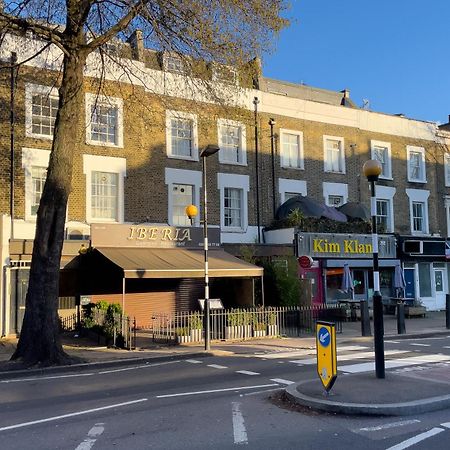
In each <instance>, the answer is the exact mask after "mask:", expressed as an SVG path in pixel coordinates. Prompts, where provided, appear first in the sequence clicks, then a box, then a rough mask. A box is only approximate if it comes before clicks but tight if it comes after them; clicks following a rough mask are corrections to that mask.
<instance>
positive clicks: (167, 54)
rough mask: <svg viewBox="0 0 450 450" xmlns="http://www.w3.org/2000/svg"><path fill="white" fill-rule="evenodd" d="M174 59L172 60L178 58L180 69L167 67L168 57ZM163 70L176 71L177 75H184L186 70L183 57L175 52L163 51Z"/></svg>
mask: <svg viewBox="0 0 450 450" xmlns="http://www.w3.org/2000/svg"><path fill="white" fill-rule="evenodd" d="M171 58H172V59H174V60H178V61H179V62H180V64H181V68H180V69H173V68H169V59H171ZM163 70H164V71H165V72H170V73H176V74H178V75H186V74H187V72H188V70H187V67H186V62H185V61H184V59H183V58H182V57H181V56H180V55H178V54H177V53H173V52H172V53H171V52H164V53H163Z"/></svg>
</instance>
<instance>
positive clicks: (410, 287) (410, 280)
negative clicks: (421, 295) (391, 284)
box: [403, 267, 416, 299]
mask: <svg viewBox="0 0 450 450" xmlns="http://www.w3.org/2000/svg"><path fill="white" fill-rule="evenodd" d="M403 273H404V274H405V283H406V287H405V297H406V298H414V299H415V298H416V290H415V288H414V269H413V268H406V267H405V268H404V269H403Z"/></svg>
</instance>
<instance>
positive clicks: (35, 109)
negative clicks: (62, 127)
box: [31, 94, 58, 136]
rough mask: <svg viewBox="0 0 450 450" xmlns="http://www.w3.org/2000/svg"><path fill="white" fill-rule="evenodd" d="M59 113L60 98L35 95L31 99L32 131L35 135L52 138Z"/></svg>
mask: <svg viewBox="0 0 450 450" xmlns="http://www.w3.org/2000/svg"><path fill="white" fill-rule="evenodd" d="M57 112H58V97H52V96H50V95H45V94H35V95H33V96H32V97H31V130H32V132H33V133H35V134H41V135H43V136H52V135H53V129H54V126H55V120H56V114H57Z"/></svg>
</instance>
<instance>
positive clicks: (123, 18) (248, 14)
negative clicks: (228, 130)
mask: <svg viewBox="0 0 450 450" xmlns="http://www.w3.org/2000/svg"><path fill="white" fill-rule="evenodd" d="M284 11H285V3H284V1H283V0H245V1H242V0H203V1H201V0H170V1H167V0H156V1H148V0H5V1H4V2H3V7H1V6H0V30H1V33H2V34H1V36H0V46H3V45H5V43H7V42H8V41H7V39H6V38H7V37H8V36H11V34H12V35H16V36H26V37H30V36H31V37H32V39H33V40H35V41H37V42H38V43H40V45H38V46H37V47H36V51H34V53H33V54H32V55H31V57H37V56H39V55H40V54H41V53H42V52H44V51H45V50H46V49H48V48H49V47H52V48H54V47H56V48H58V49H59V52H60V54H61V61H62V62H61V65H60V68H59V71H60V77H59V80H60V81H59V109H58V113H57V117H56V122H55V129H54V134H53V141H52V149H51V154H50V161H49V167H48V171H47V179H46V183H45V186H44V190H43V193H42V197H41V202H40V206H39V209H38V213H37V222H36V236H35V240H34V246H33V256H32V264H31V269H30V282H29V289H28V293H27V297H26V311H25V318H24V323H23V327H22V332H21V336H20V340H19V344H18V347H17V351H16V352H15V354H14V355H13V357H12V359H13V360H21V361H23V362H24V363H25V364H27V365H35V364H40V365H49V364H61V363H64V362H67V361H68V357H67V355H66V354H65V353H64V352H63V349H62V346H61V344H60V341H59V336H58V316H57V306H58V289H59V283H58V277H59V268H60V259H61V251H62V244H63V240H64V226H65V216H66V207H67V199H68V195H69V193H70V190H71V181H72V161H73V156H74V153H75V150H76V149H77V148H79V146H80V144H81V142H82V136H83V134H84V126H83V121H82V120H81V118H82V114H83V105H84V85H83V83H84V74H83V70H84V68H85V66H86V63H87V61H88V56H89V55H92V54H99V55H100V59H99V60H98V63H99V64H100V65H101V66H102V68H104V65H106V64H109V63H110V61H109V60H107V59H105V58H104V57H103V54H104V53H106V54H107V53H108V45H109V44H110V43H111V42H113V41H114V40H115V39H122V40H125V39H128V38H129V37H130V36H131V35H132V33H133V32H134V31H135V30H137V29H139V30H142V32H143V37H144V40H145V43H146V46H148V47H152V48H154V49H156V50H164V51H170V52H176V53H178V54H181V55H183V56H184V57H187V58H196V59H200V60H203V61H206V62H212V61H216V62H219V63H223V64H230V65H232V66H237V67H239V66H240V65H241V64H242V63H243V62H246V61H248V60H249V59H251V58H254V57H255V56H259V55H260V54H261V53H262V52H263V51H267V50H269V49H270V48H271V47H272V43H273V42H274V38H275V37H276V34H277V33H278V32H279V31H280V30H281V29H282V28H283V27H284V26H285V25H286V20H285V19H283V18H282V17H281V16H282V13H283V12H284ZM0 50H1V47H0ZM25 50H26V51H25ZM14 51H17V53H18V56H19V58H18V64H23V63H25V62H26V61H25V59H26V58H28V57H29V56H27V57H24V56H21V53H27V52H28V53H29V49H24V48H22V49H19V48H17V49H16V48H14ZM3 66H4V67H5V65H3Z"/></svg>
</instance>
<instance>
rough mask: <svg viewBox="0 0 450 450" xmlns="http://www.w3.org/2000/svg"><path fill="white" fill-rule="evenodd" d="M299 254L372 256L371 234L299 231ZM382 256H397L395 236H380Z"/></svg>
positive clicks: (379, 251)
mask: <svg viewBox="0 0 450 450" xmlns="http://www.w3.org/2000/svg"><path fill="white" fill-rule="evenodd" d="M297 242H298V249H297V251H298V253H297V254H298V255H309V256H311V257H313V258H314V257H319V258H320V257H322V258H324V257H331V258H371V257H372V236H371V235H370V234H331V233H298V234H297ZM378 254H379V257H380V258H395V239H394V236H390V235H381V236H378Z"/></svg>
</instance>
